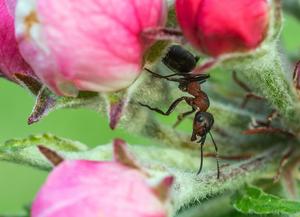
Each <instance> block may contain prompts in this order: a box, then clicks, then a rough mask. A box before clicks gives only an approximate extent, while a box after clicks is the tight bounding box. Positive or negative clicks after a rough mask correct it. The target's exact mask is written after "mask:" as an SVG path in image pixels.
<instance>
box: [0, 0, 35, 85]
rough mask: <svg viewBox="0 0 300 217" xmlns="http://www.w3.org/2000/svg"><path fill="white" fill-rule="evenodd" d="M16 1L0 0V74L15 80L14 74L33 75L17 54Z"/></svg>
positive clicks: (18, 53)
mask: <svg viewBox="0 0 300 217" xmlns="http://www.w3.org/2000/svg"><path fill="white" fill-rule="evenodd" d="M15 6H16V0H0V74H2V76H4V77H6V78H8V79H11V80H15V79H14V74H16V73H19V74H33V73H32V70H31V68H30V66H29V65H28V64H27V63H26V62H25V60H24V59H23V57H22V55H21V54H20V52H19V49H18V45H17V41H16V38H15V27H14V14H15Z"/></svg>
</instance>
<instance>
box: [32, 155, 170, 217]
mask: <svg viewBox="0 0 300 217" xmlns="http://www.w3.org/2000/svg"><path fill="white" fill-rule="evenodd" d="M52 216H53V217H54V216H55V217H62V216H73V217H76V216H80V217H82V216H85V217H89V216H101V217H166V216H167V215H166V211H165V208H164V206H163V204H162V203H161V202H160V201H159V199H158V198H157V197H156V195H155V194H154V193H153V191H152V189H151V188H150V187H149V186H148V184H147V182H146V179H145V176H144V175H143V174H142V173H139V172H138V170H133V169H130V168H128V167H125V166H123V165H121V164H119V163H114V162H93V161H83V160H82V161H64V162H63V163H61V164H60V165H59V166H58V167H56V168H55V169H54V171H53V172H52V173H51V174H50V175H49V177H48V179H47V182H46V183H45V184H44V186H43V187H42V189H41V190H40V192H39V193H38V195H37V197H36V199H35V201H34V203H33V206H32V217H52Z"/></svg>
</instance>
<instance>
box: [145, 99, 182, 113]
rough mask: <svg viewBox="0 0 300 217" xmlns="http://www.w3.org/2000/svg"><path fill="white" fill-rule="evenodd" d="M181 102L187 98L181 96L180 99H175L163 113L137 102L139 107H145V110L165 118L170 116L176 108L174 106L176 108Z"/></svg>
mask: <svg viewBox="0 0 300 217" xmlns="http://www.w3.org/2000/svg"><path fill="white" fill-rule="evenodd" d="M183 100H187V97H185V96H183V97H180V98H178V99H176V100H175V101H174V102H173V103H172V104H171V105H170V107H169V108H168V110H167V111H166V112H164V111H162V110H160V109H158V108H152V107H151V106H149V105H146V104H143V103H140V102H139V104H140V105H141V106H144V107H146V108H148V109H150V110H152V111H155V112H157V113H159V114H162V115H166V116H167V115H170V114H171V113H172V112H173V111H174V109H175V108H176V106H177V105H178V104H179V103H180V102H182V101H183Z"/></svg>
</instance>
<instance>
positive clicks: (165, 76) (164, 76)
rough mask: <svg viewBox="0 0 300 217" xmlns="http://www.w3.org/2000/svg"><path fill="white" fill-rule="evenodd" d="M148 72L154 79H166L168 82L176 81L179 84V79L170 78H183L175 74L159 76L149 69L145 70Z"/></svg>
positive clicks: (179, 74)
mask: <svg viewBox="0 0 300 217" xmlns="http://www.w3.org/2000/svg"><path fill="white" fill-rule="evenodd" d="M144 69H145V70H146V71H147V72H149V73H151V74H152V75H153V76H154V77H156V78H162V79H166V80H168V81H176V82H179V81H180V80H179V79H176V78H170V77H173V76H182V74H181V73H175V74H171V75H160V74H157V73H155V72H153V71H151V70H150V69H147V68H144Z"/></svg>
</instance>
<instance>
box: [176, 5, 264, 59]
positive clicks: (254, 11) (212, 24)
mask: <svg viewBox="0 0 300 217" xmlns="http://www.w3.org/2000/svg"><path fill="white" fill-rule="evenodd" d="M176 11H177V16H178V19H179V23H180V25H181V28H182V29H183V32H184V34H185V36H186V38H187V39H188V40H190V42H191V43H192V44H193V45H194V46H195V47H197V48H198V49H199V50H200V51H202V52H203V53H206V54H208V55H211V56H213V57H217V56H219V55H221V54H224V53H230V52H239V51H247V50H250V49H255V48H256V47H258V46H259V44H260V43H261V42H262V41H263V39H264V38H265V34H266V31H267V27H268V12H269V6H268V2H267V0H256V1H253V0H222V1H219V0H197V1H192V0H187V1H184V0H177V1H176Z"/></svg>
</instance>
